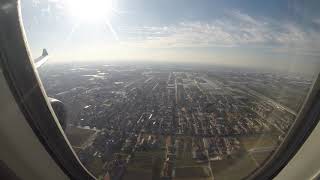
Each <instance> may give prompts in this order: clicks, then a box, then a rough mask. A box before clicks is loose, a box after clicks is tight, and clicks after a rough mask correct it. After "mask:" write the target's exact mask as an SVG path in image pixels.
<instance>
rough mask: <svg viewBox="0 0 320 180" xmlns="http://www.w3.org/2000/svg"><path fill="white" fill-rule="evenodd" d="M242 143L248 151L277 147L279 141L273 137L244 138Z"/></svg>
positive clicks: (241, 140)
mask: <svg viewBox="0 0 320 180" xmlns="http://www.w3.org/2000/svg"><path fill="white" fill-rule="evenodd" d="M240 142H241V144H242V145H243V147H244V148H245V149H246V150H248V151H249V150H250V149H256V148H266V147H276V146H277V139H276V137H275V136H271V135H261V136H251V137H242V138H240Z"/></svg>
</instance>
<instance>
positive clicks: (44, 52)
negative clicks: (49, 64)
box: [34, 49, 49, 68]
mask: <svg viewBox="0 0 320 180" xmlns="http://www.w3.org/2000/svg"><path fill="white" fill-rule="evenodd" d="M48 59H49V54H48V52H47V50H46V49H43V50H42V55H41V56H40V57H38V58H36V59H35V60H34V63H35V66H36V68H39V67H40V66H41V65H43V64H44V63H45V62H46V61H47V60H48Z"/></svg>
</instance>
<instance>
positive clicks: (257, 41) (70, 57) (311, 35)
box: [21, 0, 320, 72]
mask: <svg viewBox="0 0 320 180" xmlns="http://www.w3.org/2000/svg"><path fill="white" fill-rule="evenodd" d="M319 7H320V1H318V0H308V1H304V0H268V1H262V0H91V1H90V0H22V2H21V13H22V20H23V25H24V29H25V33H26V37H27V41H28V44H29V48H30V50H31V54H32V56H33V57H34V58H35V57H37V56H39V55H40V54H41V51H42V49H43V48H46V49H47V50H48V52H49V54H50V58H51V59H52V60H50V61H52V62H69V61H85V62H86V61H88V62H90V61H95V60H101V61H102V60H103V61H130V62H138V61H148V62H170V63H195V64H219V65H232V66H242V67H269V68H280V69H287V70H288V69H289V70H290V69H291V70H297V71H304V72H314V71H317V70H318V69H319V66H318V65H319V61H320V11H319V10H318V9H319Z"/></svg>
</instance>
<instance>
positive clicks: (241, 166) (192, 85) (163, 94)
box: [39, 63, 312, 180]
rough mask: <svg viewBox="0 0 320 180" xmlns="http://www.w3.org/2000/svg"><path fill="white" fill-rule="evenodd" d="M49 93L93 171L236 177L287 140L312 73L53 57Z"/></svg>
mask: <svg viewBox="0 0 320 180" xmlns="http://www.w3.org/2000/svg"><path fill="white" fill-rule="evenodd" d="M39 71H40V72H39V74H40V77H41V80H42V83H43V85H44V87H45V89H46V92H47V95H48V96H49V97H53V98H56V99H59V100H61V101H62V102H63V103H64V104H65V105H66V107H67V111H68V115H67V116H68V120H67V128H66V130H65V131H66V135H67V137H68V139H69V141H70V143H71V144H72V146H73V148H74V150H75V152H76V153H77V155H78V157H79V159H80V160H81V162H82V163H83V164H84V165H85V167H87V169H88V170H89V171H90V172H91V173H92V174H93V175H95V176H96V177H98V178H100V179H101V178H103V177H104V176H105V175H106V174H108V175H109V176H110V177H111V179H112V180H151V179H152V180H160V179H161V180H164V179H174V180H182V179H189V180H209V179H210V180H213V179H214V180H235V179H239V177H240V178H241V177H242V178H244V177H246V176H248V175H249V174H250V173H252V172H253V171H254V170H255V169H257V168H259V167H260V166H261V165H262V164H263V163H264V162H265V161H266V160H268V158H269V157H270V155H272V153H273V152H274V151H275V150H276V149H277V147H278V146H279V145H280V143H281V142H283V140H284V139H285V136H286V134H287V132H288V131H289V129H290V127H291V126H292V124H293V123H294V121H295V118H296V116H297V114H298V112H299V110H300V108H301V106H302V105H303V102H304V100H305V98H306V95H307V93H308V91H309V88H310V86H311V84H312V78H311V77H308V76H306V75H303V74H298V73H287V72H286V73H284V72H276V71H266V70H261V71H258V70H249V69H243V68H242V69H241V68H226V67H223V68H222V67H221V68H218V67H214V66H213V67H209V66H208V67H206V66H199V67H195V66H188V65H181V66H179V65H163V64H162V65H161V64H158V65H123V64H122V65H121V64H99V63H92V64H89V65H84V64H83V63H78V64H46V65H45V66H43V67H41V68H40V69H39Z"/></svg>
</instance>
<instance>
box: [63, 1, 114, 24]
mask: <svg viewBox="0 0 320 180" xmlns="http://www.w3.org/2000/svg"><path fill="white" fill-rule="evenodd" d="M67 6H68V11H69V13H70V14H71V15H72V16H73V17H75V18H78V19H79V20H81V21H87V22H97V21H98V22H99V21H105V20H110V18H111V16H112V15H113V11H114V7H113V6H114V3H113V0H67Z"/></svg>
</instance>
